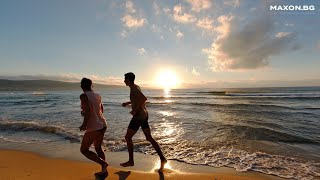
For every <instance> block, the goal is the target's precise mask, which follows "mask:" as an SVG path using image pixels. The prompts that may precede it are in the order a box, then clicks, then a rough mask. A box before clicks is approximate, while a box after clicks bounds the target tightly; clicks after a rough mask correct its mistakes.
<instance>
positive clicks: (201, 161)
mask: <svg viewBox="0 0 320 180" xmlns="http://www.w3.org/2000/svg"><path fill="white" fill-rule="evenodd" d="M142 90H143V92H144V93H145V95H146V96H147V98H148V101H147V109H148V111H149V124H150V127H151V130H152V135H153V137H154V138H155V139H156V140H157V141H158V143H159V144H160V146H161V148H162V150H163V152H164V154H165V156H166V157H167V158H168V159H170V160H174V161H179V162H184V163H188V164H193V165H206V166H212V167H231V168H234V169H236V170H237V171H257V172H261V173H265V174H272V175H275V176H279V177H284V178H293V179H318V178H320V87H282V88H280V87H278V88H241V89H240V88H238V89H180V90H166V91H164V90H150V89H144V88H142ZM96 92H99V93H100V94H101V96H102V100H103V105H104V108H105V112H104V115H105V117H106V119H107V123H108V129H107V133H106V135H105V141H104V146H105V148H106V149H107V151H111V152H122V151H123V152H126V151H127V149H126V143H125V141H124V135H125V133H126V129H127V126H128V124H129V121H130V119H131V115H130V114H129V112H130V107H122V106H121V104H122V102H126V101H128V100H129V88H105V89H99V90H96ZM81 93H82V92H81V91H80V90H79V91H71V90H70V91H58V90H57V91H53V90H47V91H2V92H0V140H2V141H5V142H15V143H19V144H22V145H23V144H30V143H36V144H37V143H38V144H46V145H48V146H49V145H50V144H51V143H71V144H80V142H81V138H82V136H83V132H80V131H79V128H78V127H79V126H80V125H81V123H82V117H81V114H80V99H79V95H80V94H81ZM134 145H135V146H134V147H135V152H140V153H143V154H151V155H156V153H155V151H154V150H153V148H152V146H151V145H150V144H149V142H147V141H146V140H145V137H144V135H143V133H142V131H141V130H139V131H138V133H137V134H136V135H135V136H134ZM79 153H80V152H79Z"/></svg>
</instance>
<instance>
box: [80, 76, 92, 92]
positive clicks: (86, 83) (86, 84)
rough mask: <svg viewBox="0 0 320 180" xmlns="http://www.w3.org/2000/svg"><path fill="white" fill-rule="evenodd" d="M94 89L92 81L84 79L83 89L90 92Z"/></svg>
mask: <svg viewBox="0 0 320 180" xmlns="http://www.w3.org/2000/svg"><path fill="white" fill-rule="evenodd" d="M91 87H92V81H91V80H90V79H87V78H82V80H81V88H83V89H87V90H90V89H91Z"/></svg>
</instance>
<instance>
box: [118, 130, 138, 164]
mask: <svg viewBox="0 0 320 180" xmlns="http://www.w3.org/2000/svg"><path fill="white" fill-rule="evenodd" d="M136 132H137V131H135V130H132V129H129V128H128V129H127V134H126V136H125V139H126V142H127V147H128V153H129V161H127V162H125V163H121V164H120V165H121V166H123V167H127V166H134V160H133V142H132V137H133V136H134V135H135V134H136Z"/></svg>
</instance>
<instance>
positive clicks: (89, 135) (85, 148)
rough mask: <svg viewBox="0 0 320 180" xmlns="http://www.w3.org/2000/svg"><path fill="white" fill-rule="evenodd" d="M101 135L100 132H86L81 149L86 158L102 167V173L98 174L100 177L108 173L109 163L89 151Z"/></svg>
mask: <svg viewBox="0 0 320 180" xmlns="http://www.w3.org/2000/svg"><path fill="white" fill-rule="evenodd" d="M99 134H100V133H99V132H98V131H91V132H86V133H85V134H84V135H83V139H82V142H81V147H80V151H81V153H82V154H83V155H84V156H85V157H87V158H88V159H90V160H92V161H94V162H96V163H98V164H100V165H101V168H102V170H101V172H98V173H96V174H98V175H99V174H104V173H106V171H107V166H108V163H106V162H105V161H104V160H103V159H101V158H100V157H99V156H98V155H97V154H96V153H94V152H92V151H90V150H89V148H90V146H91V144H92V143H93V142H94V140H95V139H96V138H97V137H98V135H99Z"/></svg>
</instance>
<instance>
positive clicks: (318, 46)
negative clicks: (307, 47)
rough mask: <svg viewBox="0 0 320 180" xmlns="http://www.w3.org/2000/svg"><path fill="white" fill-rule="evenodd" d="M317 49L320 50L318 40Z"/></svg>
mask: <svg viewBox="0 0 320 180" xmlns="http://www.w3.org/2000/svg"><path fill="white" fill-rule="evenodd" d="M317 49H318V50H320V40H319V41H318V44H317Z"/></svg>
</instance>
